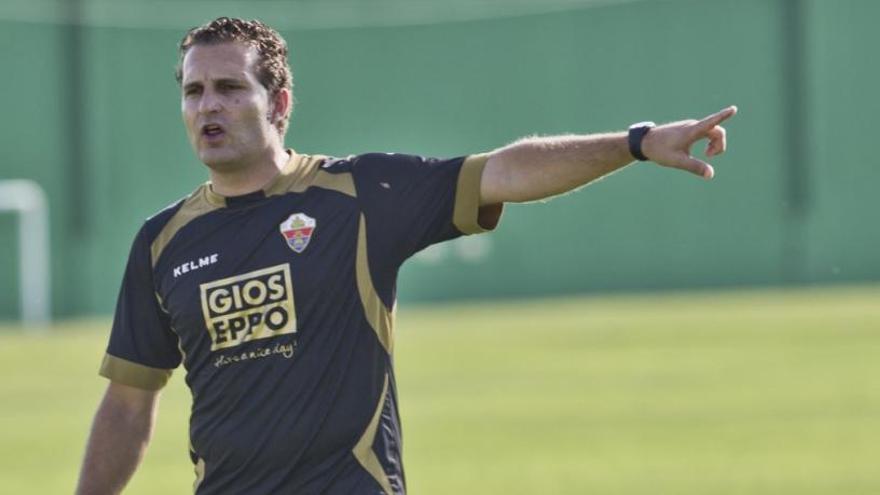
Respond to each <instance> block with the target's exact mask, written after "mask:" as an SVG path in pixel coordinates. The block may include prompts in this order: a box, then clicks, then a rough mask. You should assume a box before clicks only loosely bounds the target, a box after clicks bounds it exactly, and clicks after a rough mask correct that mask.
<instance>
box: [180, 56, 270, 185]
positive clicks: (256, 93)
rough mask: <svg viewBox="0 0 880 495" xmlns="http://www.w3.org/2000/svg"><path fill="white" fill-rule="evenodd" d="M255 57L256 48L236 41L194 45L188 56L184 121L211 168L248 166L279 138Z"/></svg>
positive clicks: (200, 153) (185, 61) (184, 68)
mask: <svg viewBox="0 0 880 495" xmlns="http://www.w3.org/2000/svg"><path fill="white" fill-rule="evenodd" d="M256 61H257V51H256V49H255V48H253V47H251V46H249V45H246V44H244V43H235V42H230V43H219V44H214V45H195V46H193V47H192V48H190V49H189V51H188V52H187V53H186V56H185V57H184V59H183V67H182V69H183V80H182V82H181V88H182V91H183V95H182V98H181V100H182V104H181V107H182V112H183V122H184V124H185V125H186V133H187V135H188V136H189V141H190V144H192V147H193V149H194V150H195V152H196V154H197V155H198V157H199V160H201V161H202V163H204V164H205V165H207V166H209V167H211V168H212V169H215V170H233V169H240V168H244V167H247V166H249V164H251V163H254V162H255V161H256V160H260V159H261V158H262V157H264V156H266V154H267V153H271V151H272V149H273V146H275V145H277V143H278V140H279V139H280V137H279V135H278V131H277V130H276V129H275V127H274V126H273V125H272V121H273V120H274V117H273V115H272V114H271V112H272V111H273V105H272V100H271V98H270V95H269V94H268V91H267V90H266V88H265V87H263V85H262V84H260V82H259V81H258V80H257V77H256V75H255V74H254V70H253V69H254V66H255V62H256Z"/></svg>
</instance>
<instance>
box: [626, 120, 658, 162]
mask: <svg viewBox="0 0 880 495" xmlns="http://www.w3.org/2000/svg"><path fill="white" fill-rule="evenodd" d="M656 125H657V124H655V123H653V122H639V123H638V124H633V125H631V126H629V135H628V136H627V142H628V143H629V152H630V154H631V155H632V156H634V157H635V158H636V160H639V161H643V162H644V161H647V160H649V158H648V157H647V156H645V154H644V153H642V140H643V139H645V134H647V133H648V131H650V130H651V129H653V128H654V127H655V126H656Z"/></svg>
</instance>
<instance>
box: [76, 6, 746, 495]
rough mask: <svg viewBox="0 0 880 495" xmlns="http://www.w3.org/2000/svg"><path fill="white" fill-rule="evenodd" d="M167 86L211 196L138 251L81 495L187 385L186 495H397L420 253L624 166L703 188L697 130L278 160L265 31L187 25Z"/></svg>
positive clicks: (113, 471) (274, 89)
mask: <svg viewBox="0 0 880 495" xmlns="http://www.w3.org/2000/svg"><path fill="white" fill-rule="evenodd" d="M178 79H179V82H180V84H181V89H182V112H183V120H184V123H185V126H186V130H187V134H188V136H189V139H190V141H191V143H192V146H193V148H194V150H195V152H196V154H197V155H198V157H199V160H201V161H202V162H203V163H204V164H205V165H207V167H208V171H209V175H210V182H209V183H208V184H206V185H203V186H201V187H199V188H198V189H196V191H195V192H193V193H192V194H191V195H190V196H188V197H187V198H185V199H183V200H181V201H179V202H177V203H175V204H174V205H172V206H170V207H168V208H166V209H165V210H163V211H161V212H159V213H158V214H157V215H155V216H153V217H152V218H150V219H148V220H147V221H146V223H145V224H144V226H143V227H142V228H141V230H140V232H138V234H137V237H136V238H135V241H134V244H133V247H132V250H131V254H130V257H129V261H128V265H127V268H126V272H125V277H124V280H123V284H122V290H121V292H120V295H119V301H118V305H117V310H116V315H115V318H114V322H113V329H112V332H111V336H110V342H109V345H108V349H107V355H106V357H105V359H104V362H103V364H102V366H101V374H102V375H104V376H106V377H108V378H109V379H110V384H109V386H108V388H107V391H106V394H105V396H104V398H103V400H102V402H101V404H100V406H99V408H98V411H97V413H96V416H95V420H94V424H93V427H92V432H91V437H90V439H89V443H88V447H87V451H86V456H85V460H84V463H83V467H82V472H81V476H80V482H79V487H78V493H80V494H83V495H85V494H98V493H100V494H103V493H118V492H120V491H121V490H122V488H123V487H124V486H125V484H126V482H127V481H128V480H129V478H130V477H131V475H132V474H133V473H134V471H135V469H136V467H137V465H138V463H139V461H140V459H141V457H142V455H143V452H144V451H145V449H146V446H147V443H148V440H149V436H150V432H151V429H152V425H153V422H154V417H155V411H156V403H157V398H158V395H159V390H160V389H161V387H162V386H163V385H164V384H165V382H166V380H167V378H168V376H169V375H170V374H171V370H172V369H173V368H175V367H177V366H178V365H179V364H180V363H181V362H182V363H183V364H184V367H185V368H186V370H187V374H186V382H187V384H188V386H189V387H190V388H191V390H192V394H193V408H192V415H191V423H190V443H191V457H192V461H193V463H194V465H195V470H196V481H195V492H196V493H198V494H217V493H234V494H280V493H284V494H287V493H296V494H313V493H315V494H317V493H327V494H379V493H385V494H389V495H390V494H402V493H404V492H405V482H404V475H403V468H402V465H401V447H400V421H399V418H398V414H397V394H396V391H395V381H394V374H393V369H392V351H393V340H392V326H393V319H394V304H395V280H396V275H397V271H398V269H399V267H400V266H401V264H402V263H403V261H404V260H406V259H407V258H408V257H409V256H411V255H412V254H414V253H416V252H418V251H419V250H420V249H423V248H425V247H426V246H428V245H430V244H432V243H436V242H440V241H444V240H448V239H452V238H454V237H458V236H460V235H462V234H472V233H478V232H483V231H486V230H491V229H493V228H494V227H495V226H496V224H497V223H498V220H499V218H500V215H501V210H502V205H503V204H504V203H505V202H511V201H512V202H523V201H531V200H536V199H540V198H546V197H549V196H553V195H556V194H560V193H563V192H566V191H569V190H572V189H574V188H577V187H579V186H581V185H583V184H586V183H588V182H590V181H592V180H594V179H597V178H599V177H602V176H603V175H606V174H609V173H611V172H613V171H615V170H617V169H619V168H621V167H623V166H625V165H627V164H628V163H630V162H632V161H633V159H634V158H638V159H640V160H646V159H651V160H652V161H654V162H656V163H659V164H661V165H664V166H668V167H673V168H679V169H683V170H687V171H690V172H692V173H694V174H696V175H699V176H702V177H704V178H707V179H708V178H711V177H712V176H713V169H712V167H711V166H709V165H708V164H706V163H704V162H702V161H700V160H698V159H696V158H694V157H692V156H690V153H689V150H690V148H691V145H693V144H694V143H695V142H696V141H698V140H700V139H703V138H708V140H709V144H708V147H707V149H706V154H707V155H708V156H713V155H717V154H719V153H722V152H723V151H724V150H725V146H726V144H725V131H724V129H723V128H722V127H720V126H719V124H720V123H721V122H722V121H723V120H725V119H727V118H729V117H730V116H732V115H734V113H736V108H735V107H729V108H727V109H724V110H722V111H720V112H718V113H716V114H713V115H710V116H708V117H706V118H704V119H703V120H699V121H697V120H687V121H681V122H675V123H670V124H665V125H661V126H653V125H652V124H649V123H643V124H640V125H635V126H634V127H632V128H631V129H630V131H629V132H620V133H613V134H603V135H589V136H559V137H549V138H529V139H524V140H521V141H518V142H516V143H514V144H511V145H509V146H506V147H504V148H501V149H498V150H495V151H493V152H491V153H487V154H482V155H473V156H468V157H463V158H455V159H451V160H435V159H423V158H420V157H414V156H407V155H396V154H367V155H360V156H353V157H348V158H344V159H333V158H329V157H323V156H307V155H301V154H298V153H296V152H294V151H292V150H287V149H285V147H284V135H285V132H286V129H287V123H288V119H289V116H290V111H291V106H292V101H293V99H292V96H291V78H290V70H289V67H288V65H287V47H286V45H285V42H284V41H283V40H282V39H281V37H280V36H279V35H278V34H277V33H276V32H275V31H273V30H271V29H270V28H268V27H267V26H265V25H264V24H262V23H259V22H257V21H242V20H238V19H229V18H220V19H217V20H215V21H213V22H211V23H209V24H206V25H205V26H202V27H199V28H195V29H193V30H191V31H190V32H189V33H187V35H186V36H185V37H184V39H183V41H182V42H181V46H180V66H179V70H178Z"/></svg>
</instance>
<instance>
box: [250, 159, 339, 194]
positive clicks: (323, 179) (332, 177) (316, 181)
mask: <svg viewBox="0 0 880 495" xmlns="http://www.w3.org/2000/svg"><path fill="white" fill-rule="evenodd" d="M326 159H327V157H326V156H324V155H299V154H296V153H294V154H293V155H292V156H291V159H290V161H289V162H288V163H287V166H285V167H284V170H282V171H281V174H280V175H279V177H278V178H277V179H275V180H274V181H273V182H272V184H270V185H269V187H267V188H266V190H265V192H266V196H272V195H276V194H284V193H286V192H297V193H300V192H303V191H305V190H306V189H308V188H310V187H312V186H314V187H320V188H322V189H330V190H333V191H337V192H341V193H342V194H346V195H348V196H351V197H355V196H356V193H355V189H354V179H352V177H351V174H350V173H341V174H331V173H330V172H327V171H325V170H321V164H322V163H324V161H325V160H326Z"/></svg>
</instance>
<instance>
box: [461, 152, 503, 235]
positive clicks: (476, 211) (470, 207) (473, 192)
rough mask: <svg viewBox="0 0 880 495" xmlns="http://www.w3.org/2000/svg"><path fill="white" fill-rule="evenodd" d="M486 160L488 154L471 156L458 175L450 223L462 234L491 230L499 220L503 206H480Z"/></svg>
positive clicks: (466, 159)
mask: <svg viewBox="0 0 880 495" xmlns="http://www.w3.org/2000/svg"><path fill="white" fill-rule="evenodd" d="M488 160H489V155H488V154H481V155H471V156H469V157H467V158H465V160H464V163H463V164H462V166H461V171H460V172H459V173H458V184H457V185H456V188H455V207H454V209H453V213H452V223H453V224H454V225H455V227H456V228H457V229H458V230H460V231H461V232H462V233H464V234H478V233H480V232H486V231H489V230H493V229H494V228H495V227H496V226H497V225H498V221H499V220H500V219H501V212H502V210H503V208H504V205H503V204H498V205H486V206H483V207H481V206H480V181H482V179H483V168H485V167H486V162H487V161H488Z"/></svg>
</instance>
